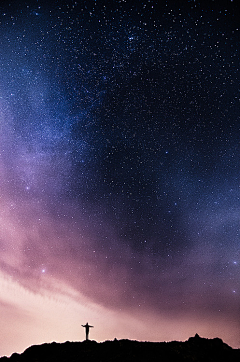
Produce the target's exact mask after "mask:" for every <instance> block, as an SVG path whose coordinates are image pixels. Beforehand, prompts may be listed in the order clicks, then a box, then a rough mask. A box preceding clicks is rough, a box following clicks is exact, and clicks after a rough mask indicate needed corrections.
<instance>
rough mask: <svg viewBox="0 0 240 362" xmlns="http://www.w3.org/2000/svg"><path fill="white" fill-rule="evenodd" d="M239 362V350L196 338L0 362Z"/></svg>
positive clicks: (44, 348) (45, 348)
mask: <svg viewBox="0 0 240 362" xmlns="http://www.w3.org/2000/svg"><path fill="white" fill-rule="evenodd" d="M151 361H152V362H157V361H158V362H233V361H234V362H237V361H238V362H239V361H240V350H239V349H233V348H231V347H230V346H228V345H227V344H225V343H224V342H223V341H222V340H221V339H219V338H214V339H206V338H201V337H199V336H198V335H197V334H196V335H195V337H191V338H189V339H188V341H185V342H177V341H173V342H138V341H133V340H128V339H123V340H117V339H115V340H114V341H105V342H101V343H97V342H96V341H91V340H88V341H83V342H65V343H56V342H53V343H45V344H42V345H37V346H31V347H29V348H28V349H26V350H25V351H24V352H23V353H22V354H18V353H14V354H13V355H12V356H11V357H2V358H0V362H151Z"/></svg>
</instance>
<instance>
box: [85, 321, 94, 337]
mask: <svg viewBox="0 0 240 362" xmlns="http://www.w3.org/2000/svg"><path fill="white" fill-rule="evenodd" d="M82 327H84V328H85V330H86V341H87V340H88V335H89V328H94V327H93V326H90V325H89V324H88V323H86V324H85V326H83V325H82Z"/></svg>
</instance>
